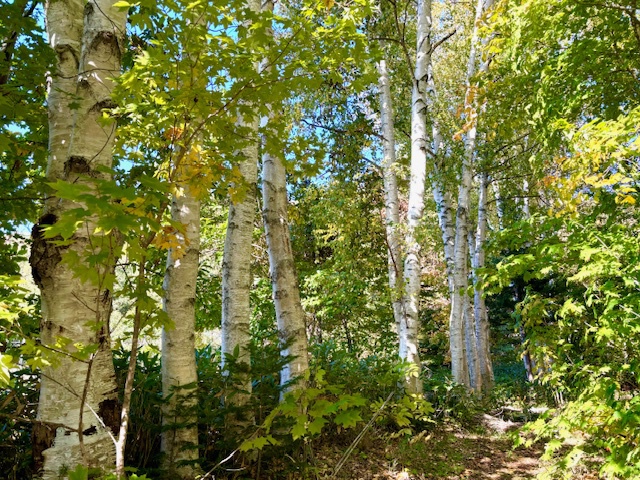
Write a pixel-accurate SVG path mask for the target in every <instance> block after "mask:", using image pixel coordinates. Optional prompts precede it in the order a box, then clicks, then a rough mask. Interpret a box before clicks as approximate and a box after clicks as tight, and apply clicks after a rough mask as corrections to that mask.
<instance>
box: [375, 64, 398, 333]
mask: <svg viewBox="0 0 640 480" xmlns="http://www.w3.org/2000/svg"><path fill="white" fill-rule="evenodd" d="M378 75H379V88H380V123H381V130H382V137H383V139H382V147H383V148H382V150H383V155H384V158H383V161H382V168H383V177H384V178H383V180H384V206H385V228H386V237H387V258H388V272H389V290H390V291H391V304H392V306H393V317H394V319H395V324H396V332H398V333H399V332H400V324H401V323H402V321H403V316H404V308H403V300H402V296H403V295H402V290H403V289H402V272H401V270H400V268H401V262H402V249H401V245H400V236H399V233H398V225H399V223H400V214H399V210H398V181H397V178H396V169H397V168H398V165H397V163H396V143H395V132H394V120H393V104H392V100H391V88H390V86H389V73H388V72H387V62H386V61H385V60H381V61H380V62H379V63H378Z"/></svg>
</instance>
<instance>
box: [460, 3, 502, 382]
mask: <svg viewBox="0 0 640 480" xmlns="http://www.w3.org/2000/svg"><path fill="white" fill-rule="evenodd" d="M484 3H485V2H484V0H478V3H477V6H476V16H475V23H474V27H473V35H472V38H471V51H470V52H469V62H468V65H467V89H466V93H465V105H464V110H465V114H466V118H467V125H466V128H467V132H466V139H465V149H464V157H463V160H462V171H461V174H460V186H459V188H458V210H457V212H456V236H455V252H454V275H453V278H454V281H453V293H452V295H451V319H450V323H449V324H450V346H451V367H452V372H453V378H454V380H455V381H456V382H458V383H461V384H463V385H466V386H469V387H470V386H472V384H474V383H475V384H478V383H481V382H477V381H475V380H474V381H472V379H471V378H470V377H469V365H464V363H465V358H467V357H468V356H469V355H471V358H476V357H477V355H476V354H474V353H472V352H464V350H465V349H466V348H465V346H464V345H463V341H464V338H465V332H464V330H465V328H464V323H465V322H464V315H465V302H466V301H467V300H466V299H465V298H464V297H465V296H468V293H467V290H468V287H469V268H468V264H469V260H468V254H467V252H465V250H466V248H465V245H466V244H468V239H467V235H468V229H469V208H470V201H469V197H470V191H471V184H472V180H473V160H474V155H475V150H476V136H477V116H478V111H477V102H476V98H475V97H476V95H477V85H475V84H473V83H472V80H473V77H474V76H475V74H476V71H477V67H476V65H477V58H476V57H477V50H478V46H479V45H478V44H479V40H478V39H479V23H480V20H481V18H482V15H483V14H484V11H485V8H484ZM491 3H492V0H488V1H487V8H488V7H489V6H490V4H491ZM486 68H488V64H487V63H485V64H484V65H483V67H482V69H483V70H484V69H486ZM471 325H472V324H471V322H467V327H470V326H471ZM466 335H467V336H469V337H471V336H473V337H475V329H474V331H473V333H472V332H471V331H468V332H467V333H466ZM467 345H468V346H469V347H470V348H473V349H474V350H475V347H476V343H475V342H467ZM476 373H477V370H476ZM476 380H477V379H476Z"/></svg>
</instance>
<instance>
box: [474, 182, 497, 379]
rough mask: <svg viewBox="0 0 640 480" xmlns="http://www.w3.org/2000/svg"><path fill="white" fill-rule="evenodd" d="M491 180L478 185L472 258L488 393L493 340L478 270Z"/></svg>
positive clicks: (479, 351) (480, 361) (482, 258)
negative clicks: (476, 223) (476, 222)
mask: <svg viewBox="0 0 640 480" xmlns="http://www.w3.org/2000/svg"><path fill="white" fill-rule="evenodd" d="M488 183H489V179H488V177H487V174H486V173H484V172H483V173H482V174H481V175H480V184H479V185H478V227H477V230H476V240H475V252H474V256H473V258H472V267H473V282H474V286H475V288H474V295H473V300H474V316H475V330H476V342H477V354H478V371H479V375H480V378H481V385H480V388H481V390H483V391H488V390H490V389H491V388H493V385H494V377H493V365H492V363H491V338H490V329H489V315H488V312H487V305H486V302H485V299H484V289H483V288H482V287H481V286H480V285H479V279H478V274H477V272H478V270H480V269H482V268H484V267H485V250H484V244H485V241H486V239H487V186H488Z"/></svg>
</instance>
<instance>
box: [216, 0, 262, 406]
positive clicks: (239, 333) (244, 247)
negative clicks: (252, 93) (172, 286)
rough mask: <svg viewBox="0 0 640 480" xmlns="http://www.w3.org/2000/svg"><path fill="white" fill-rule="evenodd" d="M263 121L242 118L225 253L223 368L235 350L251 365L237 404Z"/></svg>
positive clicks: (253, 5) (255, 1)
mask: <svg viewBox="0 0 640 480" xmlns="http://www.w3.org/2000/svg"><path fill="white" fill-rule="evenodd" d="M247 6H248V7H249V8H250V9H251V10H252V11H253V12H256V13H259V12H260V9H261V6H262V5H261V2H260V1H259V0H248V1H247ZM256 67H257V66H256ZM259 123H260V122H259V119H258V118H257V116H256V118H254V119H250V120H245V119H243V118H242V116H240V118H239V119H238V125H239V126H240V127H248V128H249V129H250V132H249V137H250V138H249V144H248V145H247V146H246V147H245V148H244V149H243V150H242V156H243V157H244V158H243V160H242V161H241V162H240V174H241V175H242V179H243V180H244V183H245V185H244V187H245V188H246V190H245V192H244V196H243V198H242V199H241V200H240V201H239V202H233V200H231V203H230V205H229V217H228V221H227V234H226V238H225V242H224V253H223V257H222V345H221V347H222V368H223V370H224V369H225V366H226V361H227V356H228V355H234V354H235V353H237V358H236V361H237V362H238V364H239V365H242V366H243V368H247V372H245V373H243V374H241V373H240V372H236V374H237V378H238V380H239V383H238V385H237V387H238V388H239V389H240V390H242V391H243V392H245V393H243V394H236V395H235V396H233V397H227V398H225V402H227V403H233V404H235V405H243V404H245V403H246V402H247V400H248V398H249V394H250V393H251V375H250V374H249V373H248V369H249V366H250V365H251V356H250V352H249V344H250V342H251V335H250V332H249V328H250V322H251V302H250V293H251V283H252V276H251V255H252V248H253V228H254V221H255V217H256V188H257V183H258V155H259V153H258V145H259V143H258V142H259V140H258V128H259ZM236 350H237V352H236Z"/></svg>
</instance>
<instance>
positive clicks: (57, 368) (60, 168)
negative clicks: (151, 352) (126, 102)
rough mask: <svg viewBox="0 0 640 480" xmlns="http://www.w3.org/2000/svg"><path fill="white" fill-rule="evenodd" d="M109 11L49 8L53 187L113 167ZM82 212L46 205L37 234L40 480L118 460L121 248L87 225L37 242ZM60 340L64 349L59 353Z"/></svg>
mask: <svg viewBox="0 0 640 480" xmlns="http://www.w3.org/2000/svg"><path fill="white" fill-rule="evenodd" d="M112 3H113V2H111V1H98V0H96V1H94V0H92V1H89V2H83V1H75V0H57V1H52V2H49V3H47V4H46V7H45V8H46V25H47V33H48V38H49V44H50V46H51V48H52V49H53V51H54V52H55V54H56V57H57V64H56V68H55V71H54V72H53V73H52V75H51V78H50V79H49V94H48V100H47V105H48V109H49V158H48V164H47V171H46V176H47V180H48V181H49V182H55V181H57V180H66V181H69V182H74V183H76V184H84V185H87V186H88V188H91V185H92V180H93V179H94V178H105V174H104V173H101V170H99V169H100V168H101V167H107V168H108V167H110V166H111V163H112V146H113V133H114V128H115V125H114V124H109V125H105V124H104V122H103V121H101V117H102V110H103V108H105V107H108V106H110V105H111V100H110V95H111V91H112V89H113V80H112V78H113V77H116V76H117V75H118V74H119V73H120V58H121V55H122V50H121V48H122V45H123V36H124V30H125V21H126V12H122V11H120V10H119V9H115V8H113V7H112ZM72 102H73V104H72ZM72 107H73V108H72ZM79 206H82V205H79V204H77V203H75V202H72V201H69V200H63V199H60V198H57V197H55V196H54V195H50V196H49V197H48V199H47V200H46V203H45V209H44V213H43V215H42V217H41V218H40V220H39V222H38V223H37V224H36V225H35V226H34V228H33V245H32V251H31V257H30V262H31V266H32V271H33V277H34V280H35V281H36V284H37V285H38V287H39V288H40V291H41V300H42V324H41V331H40V341H41V343H42V345H43V351H44V352H48V354H50V355H51V362H52V365H51V366H50V367H45V368H43V371H42V378H41V387H40V399H39V403H38V416H37V420H38V421H39V422H41V423H40V424H39V426H38V427H37V428H36V429H35V430H34V435H33V440H34V451H33V454H34V459H35V460H36V463H37V467H38V468H41V475H42V478H44V479H53V478H56V479H57V478H60V477H59V474H60V472H61V471H64V470H65V469H66V468H71V469H73V468H75V466H76V465H78V464H82V465H86V466H90V467H101V468H107V469H110V468H112V467H113V465H114V459H115V449H114V442H113V437H112V435H113V432H116V431H117V430H118V427H119V425H118V423H119V415H118V410H119V406H118V402H117V392H116V382H115V374H114V368H113V361H112V356H111V348H110V342H109V326H108V321H109V316H110V313H111V294H110V292H109V289H108V278H109V277H111V276H112V273H113V261H114V259H113V254H115V251H117V245H116V242H115V239H114V237H113V236H112V235H108V234H104V233H101V234H97V233H96V232H95V221H96V219H95V218H93V217H88V218H87V219H85V221H84V222H83V223H82V224H81V225H80V227H79V228H78V230H77V231H76V233H75V234H74V235H73V236H72V237H71V239H70V242H69V244H68V245H65V246H57V245H55V244H54V243H53V241H52V240H51V239H46V238H44V235H43V232H44V229H45V228H46V227H47V226H48V225H53V224H55V223H56V222H57V221H58V220H59V219H60V218H61V217H62V216H63V215H64V213H65V212H66V211H68V210H70V209H71V208H77V207H79ZM98 252H100V253H103V254H104V253H107V254H108V257H109V258H110V260H108V261H107V262H106V263H105V264H102V265H98V266H94V267H89V266H88V264H87V261H86V260H85V259H86V258H87V255H90V254H96V253H98ZM66 254H73V255H76V256H77V257H78V260H77V261H76V262H75V264H70V263H66V262H64V261H63V260H64V258H65V255H66ZM83 268H84V269H87V268H91V270H92V271H93V273H94V277H95V278H93V279H92V280H86V281H83V280H81V279H80V278H79V277H78V275H77V274H76V271H77V270H81V269H83ZM74 270H76V271H74ZM61 339H62V340H63V343H66V344H68V345H67V346H61V343H60V340H61ZM56 343H58V345H56ZM79 345H83V346H89V345H96V346H97V351H96V352H95V353H94V354H92V355H90V356H89V357H88V359H87V358H83V359H80V360H76V359H73V358H72V357H74V356H75V355H76V353H77V351H78V346H79ZM54 426H55V427H54Z"/></svg>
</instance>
